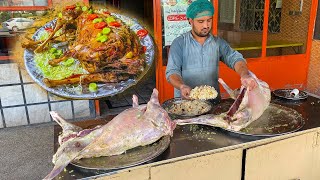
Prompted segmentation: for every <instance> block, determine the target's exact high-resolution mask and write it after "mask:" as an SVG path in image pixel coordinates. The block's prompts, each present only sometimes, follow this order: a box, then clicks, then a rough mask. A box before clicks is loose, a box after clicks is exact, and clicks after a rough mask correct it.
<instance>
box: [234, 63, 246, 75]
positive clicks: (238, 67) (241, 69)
mask: <svg viewBox="0 0 320 180" xmlns="http://www.w3.org/2000/svg"><path fill="white" fill-rule="evenodd" d="M234 70H235V71H236V72H237V73H238V74H239V75H240V77H243V76H245V75H249V70H248V66H247V63H246V62H244V61H238V62H236V64H235V65H234Z"/></svg>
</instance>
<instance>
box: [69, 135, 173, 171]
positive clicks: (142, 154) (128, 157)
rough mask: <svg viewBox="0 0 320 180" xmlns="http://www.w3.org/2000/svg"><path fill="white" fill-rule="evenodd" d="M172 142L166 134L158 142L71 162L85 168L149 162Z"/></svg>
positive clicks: (114, 167)
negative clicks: (123, 151) (117, 153)
mask: <svg viewBox="0 0 320 180" xmlns="http://www.w3.org/2000/svg"><path fill="white" fill-rule="evenodd" d="M169 144H170V136H164V137H162V138H161V139H159V140H158V141H157V142H155V143H152V144H149V145H146V146H139V147H136V148H133V149H130V150H128V151H127V152H126V153H123V154H120V155H117V156H105V157H96V158H85V159H80V160H78V161H73V162H71V164H72V165H75V166H77V167H80V168H84V169H94V170H113V169H122V168H127V167H131V166H135V165H139V164H142V163H145V162H148V161H150V160H152V159H154V158H156V157H158V156H159V155H160V154H162V153H163V152H164V151H165V150H166V149H167V148H168V146H169Z"/></svg>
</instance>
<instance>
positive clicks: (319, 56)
mask: <svg viewBox="0 0 320 180" xmlns="http://www.w3.org/2000/svg"><path fill="white" fill-rule="evenodd" d="M307 91H309V92H311V93H313V94H315V95H318V96H320V40H313V42H312V48H311V57H310V64H309V73H308V81H307Z"/></svg>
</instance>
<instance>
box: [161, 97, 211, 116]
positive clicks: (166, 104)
mask: <svg viewBox="0 0 320 180" xmlns="http://www.w3.org/2000/svg"><path fill="white" fill-rule="evenodd" d="M183 101H189V100H185V99H182V98H172V99H168V100H166V101H165V102H163V104H162V107H163V108H164V109H165V110H166V111H167V112H168V114H169V116H170V117H171V119H188V118H192V117H196V116H200V115H204V114H207V113H208V112H210V111H211V110H212V103H211V102H209V101H207V100H201V101H202V102H204V103H205V104H206V105H207V106H208V110H207V111H205V112H203V113H201V114H197V115H193V116H191V115H183V114H175V113H171V112H170V111H169V109H170V108H171V106H172V105H173V104H178V103H182V102H183Z"/></svg>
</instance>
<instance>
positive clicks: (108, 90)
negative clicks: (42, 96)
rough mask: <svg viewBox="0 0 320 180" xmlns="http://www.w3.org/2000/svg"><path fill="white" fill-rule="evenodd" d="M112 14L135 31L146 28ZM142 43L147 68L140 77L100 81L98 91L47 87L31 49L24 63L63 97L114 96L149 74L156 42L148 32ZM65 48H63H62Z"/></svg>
mask: <svg viewBox="0 0 320 180" xmlns="http://www.w3.org/2000/svg"><path fill="white" fill-rule="evenodd" d="M112 15H114V16H116V17H117V18H119V19H121V20H122V21H123V22H124V23H125V24H127V25H128V26H129V27H130V29H131V30H132V31H133V32H135V33H136V32H137V31H138V30H141V29H144V28H143V26H141V25H140V24H139V23H138V22H137V21H136V20H134V19H132V18H129V17H127V16H123V15H120V14H116V13H112ZM55 22H56V20H53V21H50V22H48V23H47V24H46V25H44V26H43V27H41V28H39V29H38V30H37V31H36V32H35V34H34V35H33V38H34V39H38V38H39V36H40V32H41V31H45V28H52V27H54V24H55ZM139 40H140V44H141V45H142V46H145V47H146V52H145V62H146V65H145V68H144V71H143V72H142V73H141V74H140V75H138V77H136V78H134V79H128V80H126V81H122V82H119V83H98V91H97V92H95V93H92V92H90V91H89V90H87V89H85V88H84V89H83V90H82V93H78V92H74V91H72V88H70V87H67V86H58V87H54V88H50V87H47V86H46V85H45V83H43V82H42V80H43V78H44V77H43V75H42V72H41V71H40V70H39V69H38V68H37V66H36V63H35V61H34V53H33V52H32V51H29V50H25V51H24V63H25V67H26V70H27V72H28V73H29V75H30V76H31V78H32V79H33V80H34V81H35V82H36V83H37V84H38V85H40V86H41V87H42V88H44V89H45V90H47V91H49V92H51V93H53V94H56V95H58V96H61V97H65V98H71V99H99V98H103V97H108V96H113V95H116V94H118V93H121V92H123V91H124V90H126V89H128V88H129V87H131V86H133V85H135V84H137V83H138V81H140V80H141V79H142V78H143V76H144V75H146V74H147V72H148V70H149V69H150V68H151V66H152V64H153V61H154V56H155V47H154V42H153V39H152V37H151V35H150V34H147V35H146V36H145V37H143V38H140V39H139ZM62 49H63V48H62Z"/></svg>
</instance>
